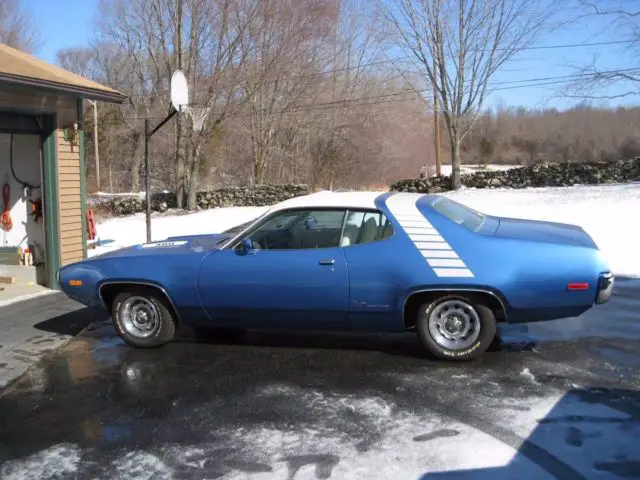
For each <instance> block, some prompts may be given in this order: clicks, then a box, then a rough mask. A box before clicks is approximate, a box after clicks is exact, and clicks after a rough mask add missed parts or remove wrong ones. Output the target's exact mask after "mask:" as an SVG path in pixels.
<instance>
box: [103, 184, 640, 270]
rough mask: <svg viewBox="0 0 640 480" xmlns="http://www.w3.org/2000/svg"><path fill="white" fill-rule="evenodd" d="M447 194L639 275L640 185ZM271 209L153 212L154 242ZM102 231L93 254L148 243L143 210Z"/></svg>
mask: <svg viewBox="0 0 640 480" xmlns="http://www.w3.org/2000/svg"><path fill="white" fill-rule="evenodd" d="M446 195H448V196H450V197H451V198H453V199H454V200H457V201H459V202H461V203H464V204H466V205H468V206H470V207H471V208H474V209H476V210H478V211H481V212H484V213H488V214H490V215H500V216H508V217H516V218H528V219H534V220H549V221H555V222H563V223H571V224H574V225H580V226H581V227H582V228H584V229H585V230H586V231H587V233H589V235H591V236H592V237H593V239H594V240H595V242H596V243H597V244H598V247H599V248H600V249H601V250H602V252H603V254H604V255H605V257H606V258H607V260H608V261H609V263H610V265H611V268H612V269H613V271H614V273H615V274H616V275H619V276H634V277H636V276H637V277H640V184H625V185H605V186H576V187H557V188H530V189H523V190H509V189H479V190H475V189H465V190H460V191H457V192H453V193H448V194H446ZM266 209H267V208H266V207H235V208H218V209H212V210H205V211H202V212H198V213H193V214H189V215H175V216H171V215H165V216H154V217H153V220H152V234H153V240H162V239H164V238H167V237H168V236H172V235H189V234H199V233H216V232H220V231H221V230H224V229H226V228H230V227H232V226H235V225H238V224H240V223H243V222H246V221H249V220H251V219H253V218H255V217H257V216H258V215H260V214H262V213H263V212H265V211H266ZM97 230H98V237H99V238H100V240H101V243H102V245H101V246H99V247H97V248H96V249H94V250H90V255H97V254H100V253H104V252H106V251H109V250H112V249H114V248H121V247H126V246H129V245H135V244H137V243H143V242H144V241H145V238H146V236H145V235H146V234H145V232H146V230H145V223H144V215H143V214H137V215H133V216H130V217H124V218H116V219H112V220H108V221H106V222H102V223H100V224H99V225H98V229H97Z"/></svg>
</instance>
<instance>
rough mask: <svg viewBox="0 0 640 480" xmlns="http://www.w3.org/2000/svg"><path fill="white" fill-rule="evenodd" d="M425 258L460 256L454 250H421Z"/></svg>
mask: <svg viewBox="0 0 640 480" xmlns="http://www.w3.org/2000/svg"><path fill="white" fill-rule="evenodd" d="M420 253H422V256H423V257H424V258H459V257H458V254H457V253H456V252H454V251H453V250H420Z"/></svg>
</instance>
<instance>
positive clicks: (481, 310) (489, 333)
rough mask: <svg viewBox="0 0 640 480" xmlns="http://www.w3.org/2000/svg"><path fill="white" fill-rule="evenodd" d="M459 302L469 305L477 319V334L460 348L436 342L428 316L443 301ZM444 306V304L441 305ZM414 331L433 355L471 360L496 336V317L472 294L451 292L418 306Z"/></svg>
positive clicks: (441, 357)
mask: <svg viewBox="0 0 640 480" xmlns="http://www.w3.org/2000/svg"><path fill="white" fill-rule="evenodd" d="M452 301H453V302H460V304H464V305H465V308H466V306H468V307H470V308H471V309H472V310H473V311H474V312H475V313H476V314H477V317H478V320H479V335H478V337H477V338H476V339H475V340H474V341H473V343H472V344H471V345H469V346H466V347H465V348H462V349H451V348H446V347H445V346H443V345H441V344H440V343H438V341H437V340H436V339H435V338H434V336H433V335H432V333H431V332H430V329H429V318H430V317H431V315H432V314H433V313H434V311H435V310H436V308H438V307H439V306H441V305H443V304H444V303H445V302H452ZM443 308H444V306H443ZM416 333H417V335H418V339H419V340H420V343H421V344H422V345H423V346H424V347H425V348H426V349H427V351H428V352H429V353H430V354H431V355H432V356H434V357H436V358H438V359H443V360H453V361H466V360H473V359H476V358H478V357H479V356H480V355H482V354H483V353H484V352H485V351H486V350H487V349H488V348H489V346H490V345H491V344H492V342H493V341H494V339H495V337H496V319H495V315H494V314H493V311H492V310H491V309H490V308H489V307H488V306H487V305H486V304H485V303H483V302H482V300H480V299H478V298H475V297H473V296H467V295H463V294H452V295H444V296H441V297H439V298H437V299H435V300H434V301H432V302H430V303H425V304H423V305H421V306H420V308H419V310H418V316H417V318H416Z"/></svg>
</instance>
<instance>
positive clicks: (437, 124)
mask: <svg viewBox="0 0 640 480" xmlns="http://www.w3.org/2000/svg"><path fill="white" fill-rule="evenodd" d="M439 109H440V105H439V102H438V77H437V75H436V59H435V58H434V59H433V130H434V134H435V137H436V138H435V144H436V145H435V148H436V175H437V176H440V175H441V173H442V168H441V163H440V115H438V110H439Z"/></svg>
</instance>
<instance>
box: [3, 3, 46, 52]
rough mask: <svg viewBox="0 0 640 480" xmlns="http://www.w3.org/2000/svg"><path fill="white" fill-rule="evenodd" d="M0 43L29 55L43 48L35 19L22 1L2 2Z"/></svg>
mask: <svg viewBox="0 0 640 480" xmlns="http://www.w3.org/2000/svg"><path fill="white" fill-rule="evenodd" d="M0 43H4V44H6V45H9V46H10V47H14V48H17V49H19V50H22V51H25V52H28V53H33V52H34V51H36V50H37V49H38V48H40V46H41V43H42V42H41V39H40V34H39V32H38V30H37V28H36V26H35V24H34V21H33V18H32V16H31V15H30V13H29V12H28V11H27V9H26V8H25V7H24V4H23V3H22V2H20V0H0Z"/></svg>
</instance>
